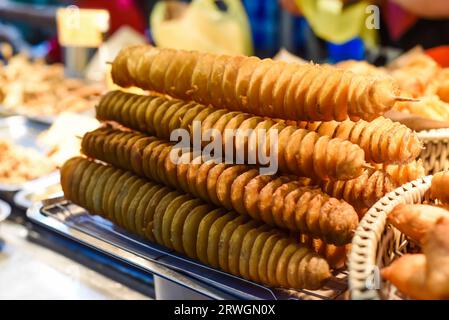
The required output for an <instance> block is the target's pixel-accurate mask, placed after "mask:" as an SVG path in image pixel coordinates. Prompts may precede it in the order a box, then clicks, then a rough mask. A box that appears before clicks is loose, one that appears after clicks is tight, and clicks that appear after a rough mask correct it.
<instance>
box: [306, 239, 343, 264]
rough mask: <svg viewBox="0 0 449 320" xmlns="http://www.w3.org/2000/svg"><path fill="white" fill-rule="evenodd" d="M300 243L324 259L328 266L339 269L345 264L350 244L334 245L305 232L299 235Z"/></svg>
mask: <svg viewBox="0 0 449 320" xmlns="http://www.w3.org/2000/svg"><path fill="white" fill-rule="evenodd" d="M300 243H302V244H304V245H306V246H307V247H308V248H312V249H313V250H314V251H315V252H316V253H318V254H319V255H320V256H322V257H323V258H325V259H326V261H327V262H328V263H329V266H330V267H331V268H333V269H341V268H344V267H345V266H346V260H347V258H348V254H349V251H350V250H351V244H350V243H349V244H347V245H344V246H335V245H333V244H329V243H326V242H324V241H323V240H321V239H314V238H311V237H309V236H307V235H305V234H301V235H300Z"/></svg>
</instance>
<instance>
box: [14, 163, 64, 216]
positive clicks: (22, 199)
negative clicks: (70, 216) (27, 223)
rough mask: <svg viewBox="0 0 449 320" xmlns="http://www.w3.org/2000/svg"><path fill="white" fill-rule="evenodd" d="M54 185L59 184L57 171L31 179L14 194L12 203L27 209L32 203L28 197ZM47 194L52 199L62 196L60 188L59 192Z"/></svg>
mask: <svg viewBox="0 0 449 320" xmlns="http://www.w3.org/2000/svg"><path fill="white" fill-rule="evenodd" d="M55 185H60V174H59V171H56V172H54V173H52V174H50V175H47V176H44V177H41V178H39V179H36V180H32V181H30V182H28V183H26V184H25V185H24V186H23V188H22V189H21V190H20V191H18V192H17V193H16V194H15V195H14V198H13V202H14V205H15V206H16V207H18V208H20V209H22V210H27V209H28V208H30V207H31V206H32V205H33V201H32V200H31V199H30V198H31V197H32V196H33V195H35V194H37V193H40V192H42V191H43V190H45V189H47V188H49V187H53V186H55ZM48 196H49V197H51V198H52V199H53V198H58V197H61V196H63V192H62V189H61V191H59V192H54V193H50V194H49V195H48Z"/></svg>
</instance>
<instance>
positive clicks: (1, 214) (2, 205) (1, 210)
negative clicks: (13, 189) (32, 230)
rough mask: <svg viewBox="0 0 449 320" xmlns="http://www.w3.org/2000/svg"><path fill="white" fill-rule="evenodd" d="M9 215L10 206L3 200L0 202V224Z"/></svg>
mask: <svg viewBox="0 0 449 320" xmlns="http://www.w3.org/2000/svg"><path fill="white" fill-rule="evenodd" d="M10 214H11V206H10V205H9V204H8V203H6V202H5V201H3V200H0V222H2V221H3V220H6V218H8V216H9V215H10Z"/></svg>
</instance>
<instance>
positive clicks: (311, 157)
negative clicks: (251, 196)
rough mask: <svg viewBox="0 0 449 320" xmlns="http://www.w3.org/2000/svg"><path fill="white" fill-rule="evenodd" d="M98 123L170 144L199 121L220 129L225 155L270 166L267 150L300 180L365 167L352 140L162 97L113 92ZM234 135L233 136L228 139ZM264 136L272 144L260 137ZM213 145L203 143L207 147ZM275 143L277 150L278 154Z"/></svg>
mask: <svg viewBox="0 0 449 320" xmlns="http://www.w3.org/2000/svg"><path fill="white" fill-rule="evenodd" d="M97 118H98V119H100V120H110V121H116V122H118V123H120V124H122V125H124V126H126V127H128V128H132V129H135V130H139V131H142V132H146V133H148V134H150V135H155V136H157V137H159V138H163V139H169V138H170V133H171V132H173V131H174V130H175V129H178V128H180V129H186V130H188V132H189V133H190V137H191V138H192V137H194V136H195V132H194V130H195V125H194V124H195V123H196V122H195V121H199V122H200V125H201V126H200V128H199V129H200V130H201V134H203V135H204V134H206V131H207V130H208V129H213V130H215V131H211V132H212V139H213V138H214V135H215V134H220V136H221V137H222V141H221V142H222V146H223V149H224V150H223V152H225V151H226V150H225V148H226V147H227V146H229V145H230V146H231V147H232V148H233V149H234V150H235V152H234V154H239V155H241V156H242V157H244V160H245V162H246V163H248V162H250V161H249V156H248V152H249V150H250V151H252V154H256V155H255V156H254V157H255V159H254V160H255V162H256V163H257V164H261V165H265V164H266V163H264V161H263V159H261V158H260V155H259V152H258V151H259V150H261V151H262V153H265V155H266V156H269V158H270V159H271V158H277V161H278V164H279V169H280V171H281V172H284V173H290V174H295V175H298V176H307V177H311V178H320V179H322V180H328V179H337V180H349V179H353V178H355V177H357V176H359V175H360V174H362V172H363V166H364V165H365V159H364V152H363V150H362V149H361V148H360V147H359V146H357V145H355V144H353V143H351V142H349V141H345V140H342V139H339V138H335V139H331V138H330V137H328V136H320V135H319V134H317V133H316V132H311V131H308V130H305V129H298V127H296V126H289V125H286V124H283V123H279V122H276V121H274V120H270V119H264V118H261V117H256V116H252V115H250V114H246V113H239V112H227V111H225V110H224V109H215V108H213V107H206V106H203V105H197V104H194V103H186V102H184V101H180V100H176V99H168V98H164V97H160V96H137V95H132V94H128V93H124V92H120V91H113V92H110V93H108V94H107V95H105V96H104V97H103V98H102V100H101V101H100V103H99V104H98V106H97ZM229 131H230V132H231V133H232V135H231V136H229V135H227V132H228V133H229ZM245 132H246V133H247V135H246V136H245V134H244V133H245ZM263 133H265V135H266V139H261V138H260V137H259V135H262V134H263ZM271 134H272V135H273V139H274V138H275V137H277V141H273V142H271V140H270V137H271ZM276 142H277V143H276ZM207 144H208V142H203V147H205V146H206V145H207ZM274 144H276V146H277V150H272V149H273V148H271V146H272V145H273V146H274ZM274 148H275V147H274ZM255 150H257V152H255ZM268 151H269V152H268ZM276 151H277V152H276ZM271 152H273V155H271V154H270V153H271Z"/></svg>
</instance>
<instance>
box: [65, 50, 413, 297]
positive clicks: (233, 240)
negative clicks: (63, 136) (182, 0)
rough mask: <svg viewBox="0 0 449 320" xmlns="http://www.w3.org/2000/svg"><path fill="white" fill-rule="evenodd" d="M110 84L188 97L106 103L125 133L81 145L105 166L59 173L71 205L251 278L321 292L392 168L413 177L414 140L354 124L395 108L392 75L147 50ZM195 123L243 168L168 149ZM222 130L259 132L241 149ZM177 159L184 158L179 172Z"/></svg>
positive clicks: (117, 69) (102, 108)
mask: <svg viewBox="0 0 449 320" xmlns="http://www.w3.org/2000/svg"><path fill="white" fill-rule="evenodd" d="M112 75H113V79H114V81H115V82H116V83H117V84H119V85H121V86H129V85H136V86H139V87H141V88H143V89H149V90H153V91H157V92H159V93H168V94H170V95H171V96H172V97H175V98H180V99H182V100H179V99H173V98H171V97H167V96H163V95H160V94H156V93H154V94H151V95H149V96H139V95H133V94H128V93H123V92H120V91H114V92H111V93H109V94H107V95H105V96H104V97H103V98H102V99H101V101H100V103H99V104H98V106H97V118H98V119H100V120H102V121H113V122H116V123H118V124H120V125H121V126H123V127H120V128H117V127H116V126H112V127H109V126H106V127H104V128H100V129H98V130H96V131H94V132H91V133H88V134H86V135H85V136H84V138H83V142H82V149H83V153H84V154H85V155H86V156H88V157H90V158H93V159H98V160H100V161H102V162H105V163H108V165H106V166H105V165H101V164H98V163H96V162H95V161H92V160H85V159H82V158H74V159H72V160H70V161H68V162H67V163H66V164H65V165H64V167H63V168H62V171H61V173H62V186H63V189H64V192H65V195H66V197H67V199H69V200H71V201H73V202H74V203H76V204H79V205H81V206H83V207H85V208H87V209H88V210H90V211H91V212H92V213H95V214H100V215H103V216H104V217H106V218H108V219H110V220H112V221H114V222H115V223H117V224H119V225H121V226H122V227H124V228H126V229H128V230H130V231H133V232H135V233H137V234H140V235H141V236H144V237H146V238H148V239H149V240H151V241H155V242H157V243H159V244H162V245H165V246H167V247H169V248H172V249H174V250H176V251H178V252H180V253H183V254H186V255H187V256H189V257H191V258H195V259H199V260H200V261H202V262H204V263H206V264H209V265H212V266H214V267H217V268H220V269H222V270H224V271H227V272H230V273H232V274H235V275H238V276H241V277H243V278H246V279H250V280H252V281H256V282H260V283H262V284H265V285H269V286H282V287H286V288H296V289H300V288H308V289H316V288H319V287H320V286H322V285H323V284H324V283H325V282H326V280H328V279H329V277H330V276H331V273H330V270H331V269H332V268H338V267H341V266H342V261H344V256H345V254H346V250H347V249H348V244H349V243H350V241H351V237H352V233H353V231H354V229H355V228H356V226H357V224H358V220H359V217H358V215H357V211H359V212H361V211H362V210H363V208H365V207H367V206H370V205H372V204H373V203H374V202H375V201H376V200H377V199H378V198H380V197H381V196H383V195H384V194H385V193H386V192H388V191H390V190H392V189H393V188H394V187H395V182H394V181H395V179H393V177H391V176H390V174H389V173H388V172H386V170H384V165H387V164H388V165H389V166H391V167H390V171H391V172H405V171H406V170H405V169H404V170H402V169H401V170H402V171H401V170H399V169H397V168H399V167H398V166H406V167H407V168H409V167H410V170H409V169H407V172H409V171H410V172H415V171H413V169H414V168H415V167H416V165H415V167H413V166H410V165H409V164H407V163H408V162H410V161H412V160H413V159H415V158H416V156H417V155H418V154H419V152H420V149H421V145H420V143H419V141H418V139H417V138H416V136H415V135H414V133H413V132H412V131H411V130H409V129H407V128H406V127H404V126H402V125H399V124H396V123H393V122H391V121H389V120H387V119H383V118H379V119H376V120H375V121H374V122H372V123H370V122H366V121H364V120H359V118H365V119H369V120H370V119H373V118H375V117H377V116H378V115H380V114H381V113H382V112H384V111H385V110H386V109H388V108H389V107H391V106H392V104H394V102H395V101H396V100H400V99H401V98H400V97H398V96H397V92H396V89H395V87H394V83H393V82H391V81H390V79H388V78H368V77H361V76H356V75H355V74H353V73H351V72H347V71H345V72H342V71H341V70H337V69H332V68H330V67H329V68H328V67H321V66H317V65H305V66H302V65H296V64H285V63H278V62H273V61H271V60H259V59H258V58H255V57H251V58H246V57H228V56H217V55H210V54H200V53H194V52H186V51H175V50H170V49H155V48H153V47H150V46H138V47H129V48H127V49H124V50H122V52H121V53H120V54H119V55H118V57H117V58H116V60H115V61H114V63H113V65H112ZM319 83H320V84H321V85H322V84H323V83H324V84H325V85H324V86H318V84H319ZM204 104H210V105H208V106H206V105H204ZM223 107H225V108H227V109H224V108H223ZM229 110H231V111H229ZM269 117H276V118H269ZM348 117H350V118H351V119H353V120H357V122H352V121H351V120H345V119H346V118H348ZM279 118H281V119H279ZM298 120H302V121H305V120H313V121H322V120H338V121H341V120H345V121H344V122H342V123H337V122H335V121H333V122H331V123H322V124H318V123H306V122H297V121H298ZM196 121H198V122H199V123H200V126H199V130H200V131H201V132H202V133H204V132H206V131H207V130H209V129H214V131H213V132H214V134H213V135H212V137H211V138H212V141H214V139H218V136H221V137H223V136H224V137H225V138H224V139H223V140H217V141H221V143H222V144H221V146H222V149H223V150H222V151H223V152H226V145H227V143H228V142H232V143H230V145H232V146H233V151H234V154H237V153H240V154H242V153H243V154H244V155H245V156H244V163H243V164H235V163H223V162H220V161H218V160H217V159H203V158H201V157H198V156H196V155H195V154H194V153H192V150H190V149H189V150H183V149H182V148H180V149H177V148H176V146H175V143H173V142H170V141H169V140H168V139H169V138H170V135H171V134H172V133H173V132H174V131H175V130H176V129H185V130H186V132H188V133H189V134H190V137H193V136H194V135H195V134H194V130H195V122H196ZM124 127H125V128H124ZM130 129H131V130H130ZM228 129H230V130H237V129H241V130H248V129H251V130H252V133H251V134H250V135H249V136H248V137H247V138H245V139H244V140H242V141H238V140H237V138H236V137H235V136H232V137H231V138H226V134H225V133H226V132H225V131H226V130H228ZM133 130H135V131H133ZM262 130H263V131H264V132H265V133H267V135H268V134H269V133H270V132H275V133H276V134H277V138H278V139H277V144H276V148H271V146H272V145H271V144H270V141H268V140H263V142H261V141H260V140H259V139H258V135H259V134H261V132H262ZM226 139H228V140H229V139H231V141H227V140H226ZM191 143H192V144H193V143H194V141H191ZM200 147H201V148H202V149H205V148H206V147H207V145H201V146H200ZM254 148H257V149H261V150H264V151H269V152H266V153H265V154H267V153H270V155H274V159H275V160H276V163H278V167H279V170H278V172H276V173H274V174H270V175H264V174H261V172H260V171H259V169H260V166H263V165H266V163H264V162H263V161H262V160H263V159H260V158H259V157H258V156H256V157H255V159H254V160H255V164H256V165H255V166H254V165H251V163H250V161H248V159H249V154H250V153H251V152H253V153H254ZM173 152H175V153H176V154H178V155H179V159H183V160H186V161H183V162H174V161H173V159H172V158H171V155H172V154H173ZM375 166H377V168H376V167H375ZM418 166H419V165H418ZM401 168H402V167H401ZM395 170H396V171H395ZM412 175H413V174H412V173H410V174H407V175H405V174H402V175H401V177H403V176H407V178H410V177H411V176H412ZM398 176H399V173H398ZM149 181H150V182H149ZM175 190H176V191H175ZM337 198H338V199H337ZM351 205H352V206H351ZM354 207H355V208H356V209H357V211H356V210H355V209H354ZM326 259H327V261H326Z"/></svg>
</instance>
